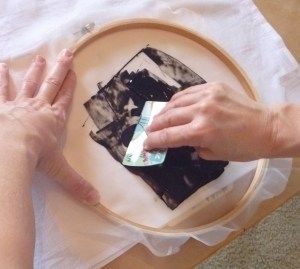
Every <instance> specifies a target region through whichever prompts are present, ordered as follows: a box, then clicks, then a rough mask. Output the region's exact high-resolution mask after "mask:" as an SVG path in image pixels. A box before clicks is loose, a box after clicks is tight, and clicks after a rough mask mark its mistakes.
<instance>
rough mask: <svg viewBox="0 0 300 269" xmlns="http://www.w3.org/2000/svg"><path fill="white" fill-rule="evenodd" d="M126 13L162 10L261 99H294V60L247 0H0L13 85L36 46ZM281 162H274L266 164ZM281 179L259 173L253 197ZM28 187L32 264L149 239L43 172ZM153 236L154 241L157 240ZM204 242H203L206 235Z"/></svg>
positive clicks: (48, 51)
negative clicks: (219, 52) (210, 45)
mask: <svg viewBox="0 0 300 269" xmlns="http://www.w3.org/2000/svg"><path fill="white" fill-rule="evenodd" d="M133 17H155V18H163V19H165V20H170V21H174V22H178V23H181V24H183V25H185V26H188V27H190V28H192V29H194V30H195V31H198V32H200V33H201V34H204V35H207V36H209V37H210V38H211V39H212V40H214V41H216V42H217V43H218V44H219V45H220V46H221V47H223V48H224V49H225V50H226V51H227V52H228V53H229V54H230V55H231V56H233V57H234V58H235V59H236V61H237V62H238V63H239V64H240V65H241V66H242V67H243V68H244V70H245V71H246V72H247V73H248V75H249V77H250V79H251V80H252V82H253V84H254V86H255V87H256V88H257V89H258V90H259V92H260V95H261V96H262V98H263V100H264V102H266V103H276V102H282V101H284V100H285V99H287V100H288V101H291V102H299V101H300V94H299V85H300V73H299V66H298V64H297V62H296V61H295V60H294V58H293V57H292V56H291V54H290V53H289V52H288V50H287V49H286V47H285V46H284V43H283V42H282V40H281V38H280V37H279V36H278V35H277V34H276V32H275V31H274V30H273V29H272V28H271V26H270V25H269V24H268V23H267V22H266V21H265V19H264V18H263V17H262V15H261V14H260V13H259V12H258V10H257V9H256V7H255V6H254V5H253V3H252V2H251V1H249V0H244V1H241V0H224V1H221V0H211V1H205V0H187V1H180V0H172V1H154V0H146V1H135V0H131V1H130V0H90V1H84V0H81V1H80V0H73V1H71V0H65V1H58V0H51V1H50V0H49V1H43V0H36V1H34V0H31V1H20V0H10V1H1V3H0V29H1V32H0V48H1V50H0V60H2V61H3V60H5V61H6V62H8V63H9V64H10V66H11V68H12V76H13V77H14V78H15V80H16V85H13V86H18V85H19V84H20V82H21V79H22V75H23V74H24V71H25V69H26V66H27V65H28V63H29V61H30V60H31V58H32V56H33V55H34V54H36V53H37V52H39V53H41V54H42V55H44V56H46V57H47V58H49V59H50V58H51V59H52V61H53V59H54V57H55V55H56V54H57V53H58V51H59V50H60V49H62V48H64V47H68V46H70V45H72V44H73V43H74V42H75V40H76V37H77V35H73V33H75V32H78V31H80V28H81V27H82V26H83V25H85V24H87V23H90V22H95V23H96V25H97V26H98V25H102V24H103V23H107V22H110V21H113V20H116V19H122V18H133ZM50 62H51V61H50ZM282 163H284V162H281V163H278V162H274V167H278V166H279V165H280V164H282ZM288 167H289V165H288V164H285V165H283V168H282V170H280V172H281V173H282V181H284V180H286V178H287V177H288V175H289V169H288ZM274 171H275V172H276V169H275V168H274V169H270V170H269V171H267V172H268V173H269V176H270V177H273V178H274V177H276V176H275V175H274V174H272V173H273V172H274ZM275 172H274V173H275ZM282 181H281V182H280V184H278V188H277V189H275V190H269V189H268V184H267V183H266V182H267V181H264V186H261V190H262V191H261V192H260V193H259V194H262V192H264V193H263V194H264V195H263V196H260V197H263V198H264V199H265V198H269V197H272V196H274V195H275V194H278V193H280V192H281V191H282V190H283V187H284V185H283V184H282ZM33 194H34V205H35V214H36V226H37V241H36V242H37V243H36V254H35V267H36V268H94V267H95V268H97V267H99V266H102V265H104V264H106V263H107V262H109V261H110V260H111V259H113V258H115V257H117V256H118V255H120V254H122V253H123V252H124V251H126V250H127V249H128V248H130V247H131V246H132V245H133V244H135V243H136V242H138V241H141V240H144V242H145V244H148V243H149V240H148V239H149V238H146V237H147V236H146V235H145V236H144V237H143V236H142V235H140V234H139V233H133V232H132V231H131V230H129V229H128V228H126V227H120V226H117V225H115V224H114V223H112V222H110V221H108V220H105V219H101V218H99V217H98V216H96V215H95V214H94V213H93V212H92V211H90V210H87V209H86V208H85V207H84V206H83V205H81V204H79V203H76V202H74V200H73V199H71V198H70V197H69V196H68V195H67V194H66V193H65V192H64V191H63V190H61V188H59V186H57V185H56V184H54V183H53V182H50V181H48V180H47V179H45V180H43V179H40V180H36V182H35V185H34V190H33ZM256 197H258V196H256ZM261 199H262V198H261ZM253 200H255V199H253ZM256 201H259V199H256ZM247 213H248V212H246V213H245V214H247ZM234 229H235V227H221V229H220V230H219V233H220V235H218V237H219V238H220V237H222V236H224V237H226V236H227V235H228V233H229V232H230V231H232V230H234ZM215 235H216V233H215V234H214V236H215ZM205 236H206V237H207V236H208V237H209V236H211V235H209V234H206V235H205ZM145 238H146V239H145ZM195 238H197V236H195ZM202 239H203V238H202ZM185 240H186V238H183V239H182V238H181V239H180V240H179V241H180V242H179V241H178V240H177V241H176V244H175V243H174V242H171V241H170V242H168V244H172V243H174V244H175V247H176V245H177V246H178V245H180V244H181V243H182V242H184V241H185ZM203 240H204V239H203ZM156 241H157V242H156V243H157V245H158V246H159V244H160V243H162V242H163V240H161V241H160V240H156ZM207 242H210V243H211V242H212V237H210V238H209V239H208V240H207ZM149 247H151V245H150V246H149ZM152 251H154V252H155V249H152ZM173 251H174V250H173ZM156 254H162V253H161V251H158V252H157V253H156ZM163 254H168V251H166V252H165V253H163Z"/></svg>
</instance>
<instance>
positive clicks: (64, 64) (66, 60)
mask: <svg viewBox="0 0 300 269" xmlns="http://www.w3.org/2000/svg"><path fill="white" fill-rule="evenodd" d="M57 63H58V64H59V65H60V66H61V67H63V68H69V67H70V64H71V60H70V59H69V58H66V57H63V58H61V59H59V60H57Z"/></svg>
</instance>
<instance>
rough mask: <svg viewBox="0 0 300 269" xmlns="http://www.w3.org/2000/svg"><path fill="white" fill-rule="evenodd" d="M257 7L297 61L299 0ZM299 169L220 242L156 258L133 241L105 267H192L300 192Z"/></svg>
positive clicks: (297, 163) (298, 163)
mask: <svg viewBox="0 0 300 269" xmlns="http://www.w3.org/2000/svg"><path fill="white" fill-rule="evenodd" d="M254 2H255V4H256V5H257V7H258V8H259V9H260V11H261V12H262V14H263V15H264V16H265V17H266V19H267V20H268V22H269V23H270V24H271V25H272V26H273V27H274V28H275V30H276V31H277V32H278V33H279V34H280V35H281V37H282V38H283V40H284V42H285V44H286V46H287V47H288V48H289V50H290V51H291V53H292V54H293V55H294V57H295V58H296V59H297V61H298V62H299V61H300V46H299V43H300V31H299V30H298V27H299V25H300V2H299V0H286V1H281V0H254ZM293 167H294V168H299V167H300V158H298V159H294V161H293ZM299 177H300V169H293V172H292V174H291V176H290V180H289V182H288V185H287V188H286V190H285V191H284V192H283V193H282V194H281V195H279V196H277V197H274V198H273V199H270V200H267V201H265V202H263V203H262V204H261V205H260V207H259V209H258V210H257V212H256V213H255V214H254V215H253V217H252V218H251V219H250V221H249V222H248V224H247V225H246V226H245V227H243V229H241V230H240V231H238V232H234V233H232V234H231V235H230V236H229V237H228V238H227V239H226V240H225V241H223V242H222V243H220V244H218V245H216V246H213V247H208V246H206V245H204V244H202V243H200V242H198V241H196V240H194V239H190V240H189V241H188V242H187V243H186V244H184V245H183V246H182V248H181V251H180V252H179V253H177V254H175V255H172V256H168V257H163V258H159V257H156V256H154V255H152V254H151V253H150V252H149V251H148V250H147V249H146V248H145V247H144V246H143V245H140V244H138V245H136V246H134V247H133V248H131V249H130V250H129V251H127V252H126V253H125V254H123V255H122V256H120V257H119V258H117V259H115V260H114V261H112V262H111V263H109V264H108V265H107V266H105V267H104V268H106V269H117V268H118V269H119V268H122V269H127V268H128V269H129V268H139V269H157V268H159V269H183V268H184V269H185V268H193V267H194V266H196V265H197V264H199V263H201V262H202V261H204V260H205V259H207V258H208V257H209V256H211V255H212V254H213V253H215V252H216V251H217V250H219V249H221V248H223V247H224V246H226V245H227V244H228V243H229V242H231V241H232V240H233V239H234V238H236V237H237V236H239V235H241V234H243V233H244V232H245V231H247V230H248V229H249V228H251V227H252V226H254V225H255V224H257V223H258V222H259V221H260V220H261V219H263V218H264V217H266V216H267V215H269V214H270V213H271V212H273V211H274V210H275V209H276V208H278V207H279V206H281V205H282V204H283V203H284V202H286V201H287V200H289V199H290V198H291V197H293V196H294V195H295V194H297V193H299V192H300V181H299Z"/></svg>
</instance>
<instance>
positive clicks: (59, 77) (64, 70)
mask: <svg viewBox="0 0 300 269" xmlns="http://www.w3.org/2000/svg"><path fill="white" fill-rule="evenodd" d="M72 60H73V53H72V52H71V51H70V50H68V49H64V50H63V51H62V52H61V53H60V54H59V56H58V59H57V62H56V64H55V66H54V68H53V69H52V70H51V72H50V74H49V75H48V76H47V77H46V79H45V80H44V82H43V84H42V86H41V88H40V90H39V92H38V94H37V97H38V98H41V99H43V100H45V101H47V102H49V103H50V104H52V102H53V100H54V99H55V97H56V95H57V93H58V92H59V90H60V88H61V86H62V83H63V81H64V80H65V78H66V75H67V74H68V72H69V70H70V68H71V65H72Z"/></svg>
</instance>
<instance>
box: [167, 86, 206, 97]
mask: <svg viewBox="0 0 300 269" xmlns="http://www.w3.org/2000/svg"><path fill="white" fill-rule="evenodd" d="M208 87H209V84H208V83H205V84H200V85H196V86H192V87H189V88H187V89H185V90H183V91H180V92H178V93H176V94H174V95H173V96H172V98H171V101H175V100H176V99H178V98H180V97H182V96H183V95H186V94H191V93H196V92H199V91H201V90H203V89H206V88H208Z"/></svg>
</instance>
